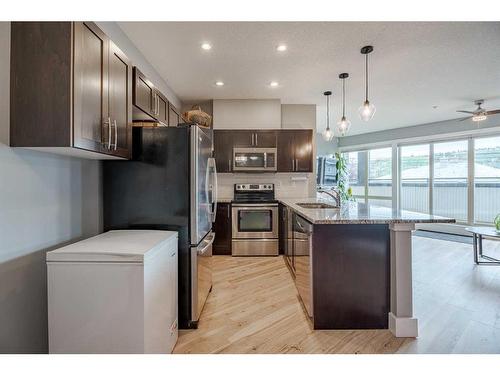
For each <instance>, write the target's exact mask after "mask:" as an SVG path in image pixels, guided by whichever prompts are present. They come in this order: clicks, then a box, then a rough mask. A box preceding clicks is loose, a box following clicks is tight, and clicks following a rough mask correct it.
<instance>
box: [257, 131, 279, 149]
mask: <svg viewBox="0 0 500 375" xmlns="http://www.w3.org/2000/svg"><path fill="white" fill-rule="evenodd" d="M254 147H276V132H275V131H274V130H259V131H255V132H254Z"/></svg>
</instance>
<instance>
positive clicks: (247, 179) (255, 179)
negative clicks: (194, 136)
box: [218, 173, 316, 199]
mask: <svg viewBox="0 0 500 375" xmlns="http://www.w3.org/2000/svg"><path fill="white" fill-rule="evenodd" d="M238 183H262V184H263V183H273V184H274V189H275V193H276V198H304V197H310V196H314V194H315V189H316V185H315V183H314V174H313V173H303V174H302V173H276V174H264V173H259V174H251V173H248V174H247V173H245V174H243V173H242V174H232V173H219V174H218V190H219V191H218V193H219V198H222V199H232V198H233V193H234V184H238Z"/></svg>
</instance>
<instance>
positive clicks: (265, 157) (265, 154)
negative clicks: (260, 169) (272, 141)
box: [264, 152, 267, 169]
mask: <svg viewBox="0 0 500 375" xmlns="http://www.w3.org/2000/svg"><path fill="white" fill-rule="evenodd" d="M264 168H266V169H267V152H264Z"/></svg>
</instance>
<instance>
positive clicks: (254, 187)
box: [234, 184, 274, 191]
mask: <svg viewBox="0 0 500 375" xmlns="http://www.w3.org/2000/svg"><path fill="white" fill-rule="evenodd" d="M234 190H236V191H273V190H274V184H235V185H234Z"/></svg>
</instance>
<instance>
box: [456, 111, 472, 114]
mask: <svg viewBox="0 0 500 375" xmlns="http://www.w3.org/2000/svg"><path fill="white" fill-rule="evenodd" d="M457 112H461V113H469V114H471V115H473V114H474V112H471V111H457Z"/></svg>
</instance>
